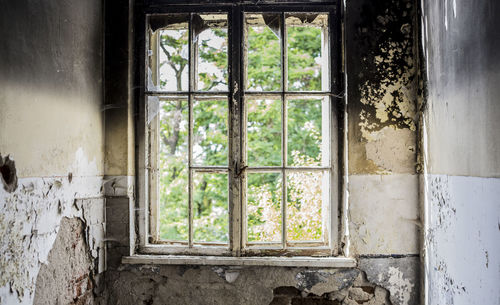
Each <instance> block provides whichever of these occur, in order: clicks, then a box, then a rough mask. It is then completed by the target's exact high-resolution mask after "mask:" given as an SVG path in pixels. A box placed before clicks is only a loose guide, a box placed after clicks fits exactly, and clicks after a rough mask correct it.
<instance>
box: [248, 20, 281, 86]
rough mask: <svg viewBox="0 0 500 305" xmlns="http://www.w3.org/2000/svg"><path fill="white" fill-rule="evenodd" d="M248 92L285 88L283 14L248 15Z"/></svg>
mask: <svg viewBox="0 0 500 305" xmlns="http://www.w3.org/2000/svg"><path fill="white" fill-rule="evenodd" d="M245 31H246V39H247V40H246V50H245V51H246V68H245V71H246V73H245V76H246V81H245V86H246V89H247V90H254V91H279V90H280V88H281V43H280V15H279V14H273V13H266V14H246V15H245Z"/></svg>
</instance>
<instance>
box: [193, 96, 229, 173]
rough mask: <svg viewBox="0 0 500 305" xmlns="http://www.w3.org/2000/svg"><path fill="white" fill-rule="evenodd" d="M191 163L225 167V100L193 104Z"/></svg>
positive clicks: (226, 113)
mask: <svg viewBox="0 0 500 305" xmlns="http://www.w3.org/2000/svg"><path fill="white" fill-rule="evenodd" d="M193 117H194V123H193V161H194V163H195V164H196V165H227V148H228V141H227V117H228V110H227V100H198V101H195V102H194V103H193Z"/></svg>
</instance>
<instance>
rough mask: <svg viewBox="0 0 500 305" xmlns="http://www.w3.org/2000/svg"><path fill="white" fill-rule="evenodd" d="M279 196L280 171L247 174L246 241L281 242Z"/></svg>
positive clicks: (280, 187) (280, 191)
mask: <svg viewBox="0 0 500 305" xmlns="http://www.w3.org/2000/svg"><path fill="white" fill-rule="evenodd" d="M281 198H282V180H281V174H280V173H249V174H248V177H247V207H246V211H247V227H248V229H247V235H248V242H271V241H273V242H281V223H282V222H281Z"/></svg>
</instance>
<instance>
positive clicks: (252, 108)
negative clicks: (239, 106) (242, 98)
mask: <svg viewBox="0 0 500 305" xmlns="http://www.w3.org/2000/svg"><path fill="white" fill-rule="evenodd" d="M246 107H247V113H248V118H247V141H248V153H247V154H248V165H249V166H279V165H281V134H282V132H281V101H280V100H276V99H259V100H250V99H249V100H247V106H246Z"/></svg>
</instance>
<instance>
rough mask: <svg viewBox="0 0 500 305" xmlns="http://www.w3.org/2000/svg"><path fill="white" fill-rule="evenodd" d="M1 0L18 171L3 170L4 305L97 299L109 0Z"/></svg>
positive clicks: (3, 75)
mask: <svg viewBox="0 0 500 305" xmlns="http://www.w3.org/2000/svg"><path fill="white" fill-rule="evenodd" d="M0 7H1V10H0V35H1V37H2V39H1V41H0V159H1V160H2V161H0V166H1V168H2V170H1V172H2V176H4V173H6V172H7V168H5V167H4V165H5V166H7V164H8V166H11V167H9V169H8V172H9V173H10V174H12V173H15V176H16V177H17V179H14V180H17V183H15V184H13V183H10V184H9V185H8V186H4V182H7V183H8V182H9V181H14V180H11V179H10V178H8V179H3V178H5V177H3V178H2V179H0V236H2V237H1V239H0V304H32V303H33V302H35V303H37V304H45V303H50V304H54V303H55V302H56V301H57V299H58V300H60V301H61V302H62V303H66V304H69V303H67V302H66V301H67V300H68V302H73V301H75V302H77V301H78V300H80V301H81V297H83V296H84V297H85V300H87V301H88V302H90V301H91V300H93V299H94V294H95V293H97V292H96V291H97V290H94V288H95V287H97V286H98V285H97V283H98V282H99V273H101V272H103V271H104V263H105V261H104V242H103V238H104V199H103V196H102V190H101V188H102V175H103V168H104V167H103V143H104V137H103V130H104V127H103V126H104V125H103V119H102V112H101V110H102V109H101V108H102V100H103V99H102V77H101V75H102V66H103V60H102V46H103V43H102V41H103V35H102V31H103V15H102V2H101V1H100V0H95V1H94V0H92V1H68V0H56V1H25V0H20V1H4V0H1V1H0ZM64 219H65V220H64ZM75 232H77V234H76V233H75ZM72 233H75V234H73V235H71V234H72ZM69 236H71V237H72V238H71V243H70V239H69ZM56 237H57V240H58V241H57V242H56V243H55V244H56V246H57V249H56V250H54V251H55V252H54V251H51V250H53V245H54V241H55V240H56ZM61 252H66V254H67V255H68V257H65V258H64V259H67V260H65V261H64V262H69V265H67V264H65V263H64V262H63V261H58V259H57V257H59V256H58V255H61ZM49 253H50V254H49ZM57 253H59V254H57ZM54 255H55V256H54ZM40 270H41V272H40ZM52 271H53V272H52ZM63 273H64V274H63ZM54 275H55V278H53V276H54ZM80 277H81V278H80ZM35 295H36V296H37V297H35ZM50 297H52V299H48V298H50ZM34 299H35V301H34ZM87 301H86V302H87Z"/></svg>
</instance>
